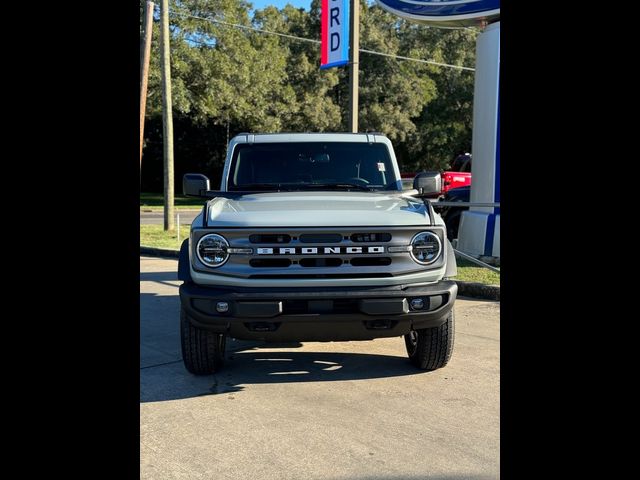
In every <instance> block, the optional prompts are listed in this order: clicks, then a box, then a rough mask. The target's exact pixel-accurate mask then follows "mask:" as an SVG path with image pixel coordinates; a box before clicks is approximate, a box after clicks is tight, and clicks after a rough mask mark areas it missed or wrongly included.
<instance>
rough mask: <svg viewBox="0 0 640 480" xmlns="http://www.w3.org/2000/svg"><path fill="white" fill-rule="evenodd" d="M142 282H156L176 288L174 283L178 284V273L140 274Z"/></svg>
mask: <svg viewBox="0 0 640 480" xmlns="http://www.w3.org/2000/svg"><path fill="white" fill-rule="evenodd" d="M140 281H141V282H156V283H162V284H164V285H169V286H171V287H174V286H176V285H174V284H173V283H170V282H178V281H179V280H178V272H175V271H174V272H140Z"/></svg>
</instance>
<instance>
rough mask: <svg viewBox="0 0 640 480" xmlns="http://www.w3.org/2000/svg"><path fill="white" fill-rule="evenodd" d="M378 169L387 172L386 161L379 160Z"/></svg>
mask: <svg viewBox="0 0 640 480" xmlns="http://www.w3.org/2000/svg"><path fill="white" fill-rule="evenodd" d="M378 171H379V172H386V171H387V169H386V168H384V163H382V162H378Z"/></svg>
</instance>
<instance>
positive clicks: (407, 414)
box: [140, 257, 500, 480]
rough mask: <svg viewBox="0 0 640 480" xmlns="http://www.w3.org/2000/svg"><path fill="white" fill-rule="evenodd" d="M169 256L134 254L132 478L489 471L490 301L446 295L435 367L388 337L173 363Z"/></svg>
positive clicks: (494, 352)
mask: <svg viewBox="0 0 640 480" xmlns="http://www.w3.org/2000/svg"><path fill="white" fill-rule="evenodd" d="M176 270H177V262H176V261H175V260H168V259H157V258H151V257H141V258H140V302H141V306H140V334H141V344H140V456H141V466H140V467H141V469H140V472H141V478H142V479H233V480H239V479H259V480H269V479H273V480H282V479H331V480H334V479H335V480H338V479H339V480H346V479H350V480H373V479H380V480H382V479H384V480H417V479H440V480H453V479H474V480H475V479H495V478H499V446H500V444H499V427H500V423H499V408H500V405H499V388H500V384H499V380H500V365H499V346H500V344H499V311H500V303H499V302H490V301H476V300H472V299H464V298H461V299H459V300H458V301H457V302H456V307H455V308H456V315H457V317H456V339H455V351H454V353H453V357H452V359H451V362H450V363H449V365H448V366H447V367H445V368H443V369H440V370H437V371H435V372H426V373H425V372H420V371H418V370H416V369H415V368H414V367H413V366H412V365H411V364H409V362H408V359H407V358H406V352H405V348H404V343H403V341H402V339H401V338H391V339H380V340H374V341H368V342H341V343H304V344H290V345H286V346H282V345H276V346H273V345H271V346H264V344H260V343H257V342H239V341H229V342H228V343H227V364H226V365H225V368H224V369H223V370H222V371H221V372H220V373H218V374H216V375H211V376H206V377H195V376H193V375H191V374H189V373H188V372H187V371H186V370H185V369H184V367H183V365H182V361H181V357H180V337H179V333H178V312H179V299H178V296H177V293H178V292H177V286H178V285H179V282H178V281H176V274H175V272H176Z"/></svg>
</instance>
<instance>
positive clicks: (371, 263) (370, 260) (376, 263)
mask: <svg viewBox="0 0 640 480" xmlns="http://www.w3.org/2000/svg"><path fill="white" fill-rule="evenodd" d="M351 265H352V266H354V267H386V266H387V265H391V259H390V258H389V257H364V258H359V257H355V258H352V259H351Z"/></svg>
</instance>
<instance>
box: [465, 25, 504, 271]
mask: <svg viewBox="0 0 640 480" xmlns="http://www.w3.org/2000/svg"><path fill="white" fill-rule="evenodd" d="M471 153H472V155H473V160H472V163H471V178H472V180H471V199H470V201H471V202H481V203H498V202H500V22H496V23H493V24H491V25H489V26H488V27H487V28H485V30H484V31H483V32H482V33H481V34H480V35H479V36H478V42H477V47H476V77H475V88H474V99H473V141H472V151H471ZM457 248H458V250H461V251H462V252H465V253H467V254H469V255H473V256H474V257H496V258H498V259H499V257H500V208H498V207H472V208H470V209H469V210H468V211H465V212H463V214H462V217H461V219H460V227H459V230H458V247H457Z"/></svg>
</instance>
